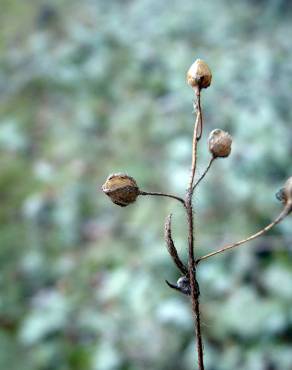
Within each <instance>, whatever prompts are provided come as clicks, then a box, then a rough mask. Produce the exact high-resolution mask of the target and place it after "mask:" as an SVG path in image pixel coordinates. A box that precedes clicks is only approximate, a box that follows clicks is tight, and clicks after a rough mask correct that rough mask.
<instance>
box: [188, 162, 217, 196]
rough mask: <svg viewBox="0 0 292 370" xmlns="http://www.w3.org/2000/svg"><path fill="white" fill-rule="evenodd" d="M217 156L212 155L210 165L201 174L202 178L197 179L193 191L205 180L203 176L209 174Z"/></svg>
mask: <svg viewBox="0 0 292 370" xmlns="http://www.w3.org/2000/svg"><path fill="white" fill-rule="evenodd" d="M215 159H216V158H215V157H212V158H211V159H210V161H209V163H208V166H207V167H206V169H205V171H204V172H203V173H202V175H201V176H200V178H199V179H198V180H197V181H196V183H195V185H194V186H193V191H194V190H195V188H196V187H197V186H198V185H199V183H200V182H201V181H202V180H203V178H204V177H205V176H206V175H207V173H208V171H209V169H210V168H211V166H212V163H213V162H214V160H215Z"/></svg>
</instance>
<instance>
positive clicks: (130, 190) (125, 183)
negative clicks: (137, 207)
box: [102, 173, 139, 207]
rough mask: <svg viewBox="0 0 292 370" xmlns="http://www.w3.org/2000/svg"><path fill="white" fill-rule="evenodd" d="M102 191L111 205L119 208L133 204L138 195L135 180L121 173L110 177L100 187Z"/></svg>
mask: <svg viewBox="0 0 292 370" xmlns="http://www.w3.org/2000/svg"><path fill="white" fill-rule="evenodd" d="M102 191H103V192H104V193H105V194H106V195H107V196H108V197H110V198H111V200H112V202H113V203H115V204H117V205H118V206H121V207H126V206H127V205H129V204H131V203H134V202H135V200H136V198H137V196H138V195H139V188H138V185H137V183H136V181H135V179H133V177H131V176H128V175H125V174H122V173H116V174H113V175H110V176H109V177H108V178H107V180H106V182H105V183H104V184H103V185H102Z"/></svg>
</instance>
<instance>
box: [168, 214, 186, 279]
mask: <svg viewBox="0 0 292 370" xmlns="http://www.w3.org/2000/svg"><path fill="white" fill-rule="evenodd" d="M164 237H165V241H166V246H167V250H168V253H169V254H170V256H171V258H172V260H173V262H174V263H175V265H176V266H177V268H178V269H179V270H180V271H181V273H182V274H183V275H187V273H188V269H187V267H186V266H185V265H184V263H183V262H182V260H181V259H180V258H179V255H178V253H177V250H176V248H175V245H174V242H173V239H172V236H171V214H170V215H169V216H167V218H166V221H165V233H164Z"/></svg>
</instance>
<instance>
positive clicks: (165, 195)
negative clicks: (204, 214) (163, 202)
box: [139, 191, 185, 205]
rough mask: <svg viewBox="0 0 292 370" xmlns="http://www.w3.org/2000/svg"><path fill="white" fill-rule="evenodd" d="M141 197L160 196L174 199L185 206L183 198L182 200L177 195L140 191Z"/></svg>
mask: <svg viewBox="0 0 292 370" xmlns="http://www.w3.org/2000/svg"><path fill="white" fill-rule="evenodd" d="M139 195H154V196H159V197H168V198H172V199H176V200H178V201H179V202H181V203H182V204H183V205H184V204H185V201H184V200H183V199H182V198H180V197H178V196H176V195H172V194H167V193H159V192H151V191H140V192H139Z"/></svg>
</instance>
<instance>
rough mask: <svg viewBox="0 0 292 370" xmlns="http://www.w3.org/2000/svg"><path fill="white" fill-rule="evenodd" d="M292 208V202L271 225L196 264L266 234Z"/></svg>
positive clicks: (203, 258)
mask: <svg viewBox="0 0 292 370" xmlns="http://www.w3.org/2000/svg"><path fill="white" fill-rule="evenodd" d="M291 210H292V203H291V204H287V205H286V207H285V208H284V209H283V211H282V212H281V213H280V214H279V216H278V217H277V218H276V219H275V220H274V221H273V222H271V223H270V224H269V225H267V226H266V227H264V228H263V229H261V230H260V231H258V232H256V233H255V234H253V235H251V236H249V237H248V238H245V239H242V240H239V241H238V242H235V243H232V244H227V245H226V246H224V247H222V248H220V249H218V250H217V251H215V252H212V253H209V254H206V255H205V256H203V257H200V258H198V259H197V261H196V264H198V263H199V262H201V261H203V260H205V259H207V258H210V257H213V256H215V255H216V254H219V253H223V252H225V251H227V250H229V249H233V248H236V247H239V246H240V245H242V244H244V243H246V242H249V241H251V240H254V239H256V238H258V237H259V236H261V235H263V234H265V233H266V232H267V231H269V230H271V228H272V227H274V226H275V225H277V224H278V223H279V222H281V221H282V220H283V219H284V218H285V217H286V216H287V215H288V214H289V213H290V212H291Z"/></svg>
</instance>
